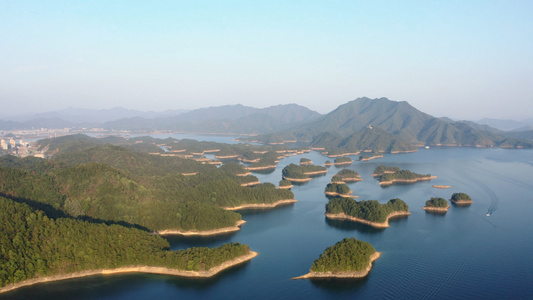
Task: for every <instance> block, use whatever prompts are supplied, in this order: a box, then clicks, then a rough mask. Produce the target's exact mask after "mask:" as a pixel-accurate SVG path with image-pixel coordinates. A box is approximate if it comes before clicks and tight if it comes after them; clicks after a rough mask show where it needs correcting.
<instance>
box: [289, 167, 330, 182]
mask: <svg viewBox="0 0 533 300" xmlns="http://www.w3.org/2000/svg"><path fill="white" fill-rule="evenodd" d="M327 172H328V170H327V169H326V168H325V167H323V166H317V165H306V166H300V165H296V164H289V165H287V166H286V167H285V168H283V170H282V171H281V174H282V176H283V179H285V180H289V181H292V182H307V181H310V180H311V179H312V178H311V176H313V175H320V174H324V173H327Z"/></svg>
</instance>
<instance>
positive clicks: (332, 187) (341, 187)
mask: <svg viewBox="0 0 533 300" xmlns="http://www.w3.org/2000/svg"><path fill="white" fill-rule="evenodd" d="M324 193H325V194H326V195H327V196H331V197H334V196H339V197H349V198H359V196H352V193H353V191H351V190H350V188H349V187H348V186H347V185H346V184H345V183H335V182H331V183H328V185H327V186H326V189H325V191H324Z"/></svg>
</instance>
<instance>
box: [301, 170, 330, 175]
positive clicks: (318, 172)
mask: <svg viewBox="0 0 533 300" xmlns="http://www.w3.org/2000/svg"><path fill="white" fill-rule="evenodd" d="M327 172H328V170H323V171H314V172H304V174H305V175H318V174H326V173H327Z"/></svg>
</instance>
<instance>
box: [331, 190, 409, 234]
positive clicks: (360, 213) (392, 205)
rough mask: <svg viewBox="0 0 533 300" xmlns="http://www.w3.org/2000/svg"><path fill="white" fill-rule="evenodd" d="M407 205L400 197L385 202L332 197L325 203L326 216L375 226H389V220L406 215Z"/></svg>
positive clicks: (407, 211)
mask: <svg viewBox="0 0 533 300" xmlns="http://www.w3.org/2000/svg"><path fill="white" fill-rule="evenodd" d="M410 214H411V213H410V212H409V206H408V205H407V204H406V203H405V202H404V201H403V200H401V199H397V198H396V199H391V200H389V202H387V204H381V203H379V202H378V201H377V200H363V201H355V200H354V199H351V198H343V197H333V198H331V199H330V200H329V202H328V203H327V204H326V214H325V215H326V218H328V219H334V220H349V221H354V222H358V223H362V224H366V225H369V226H372V227H375V228H387V227H390V225H389V220H390V219H391V218H394V217H399V216H408V215H410Z"/></svg>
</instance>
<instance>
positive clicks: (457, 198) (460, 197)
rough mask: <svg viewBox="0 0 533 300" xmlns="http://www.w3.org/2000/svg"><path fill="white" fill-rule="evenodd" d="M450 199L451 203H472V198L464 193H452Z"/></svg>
mask: <svg viewBox="0 0 533 300" xmlns="http://www.w3.org/2000/svg"><path fill="white" fill-rule="evenodd" d="M450 201H451V202H452V203H453V204H456V205H459V206H467V205H470V204H472V203H474V201H473V200H472V198H470V196H469V195H467V194H465V193H453V194H452V197H451V199H450Z"/></svg>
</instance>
